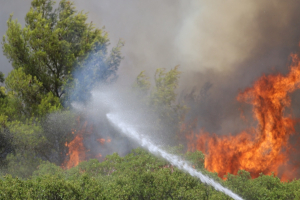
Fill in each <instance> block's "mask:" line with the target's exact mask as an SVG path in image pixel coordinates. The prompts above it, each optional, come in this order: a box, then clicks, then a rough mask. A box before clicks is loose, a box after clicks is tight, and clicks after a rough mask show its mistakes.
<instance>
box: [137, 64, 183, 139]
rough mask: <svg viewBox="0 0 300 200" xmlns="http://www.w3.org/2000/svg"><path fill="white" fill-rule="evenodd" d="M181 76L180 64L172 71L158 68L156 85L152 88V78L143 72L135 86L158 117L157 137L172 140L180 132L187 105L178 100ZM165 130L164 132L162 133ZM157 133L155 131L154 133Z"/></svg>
mask: <svg viewBox="0 0 300 200" xmlns="http://www.w3.org/2000/svg"><path fill="white" fill-rule="evenodd" d="M179 78H180V72H179V71H178V66H176V67H174V68H173V69H171V70H170V71H166V70H165V69H161V68H159V69H157V70H156V72H155V75H154V81H155V86H154V87H153V88H151V84H150V79H149V77H148V76H146V75H145V73H144V71H143V72H141V73H140V74H139V75H138V76H137V78H136V82H135V83H134V85H133V87H134V88H135V89H136V90H137V91H138V94H139V96H142V97H143V98H144V99H145V101H146V103H147V105H148V106H149V108H150V109H151V110H152V111H154V112H155V113H156V114H157V115H158V117H157V121H156V122H155V125H154V127H157V131H154V132H157V133H158V134H157V135H156V136H157V137H165V138H167V139H168V140H164V141H170V139H173V141H175V139H176V136H177V135H176V133H178V132H179V126H180V123H181V122H182V121H183V119H184V116H185V113H186V111H187V107H186V106H185V105H183V104H181V103H179V102H177V94H176V89H177V87H178V82H179ZM161 132H163V134H160V133H161ZM154 134H155V133H154Z"/></svg>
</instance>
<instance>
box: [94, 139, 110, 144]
mask: <svg viewBox="0 0 300 200" xmlns="http://www.w3.org/2000/svg"><path fill="white" fill-rule="evenodd" d="M97 141H98V142H99V143H100V144H105V142H106V143H110V142H111V139H110V138H107V139H104V138H99V139H97Z"/></svg>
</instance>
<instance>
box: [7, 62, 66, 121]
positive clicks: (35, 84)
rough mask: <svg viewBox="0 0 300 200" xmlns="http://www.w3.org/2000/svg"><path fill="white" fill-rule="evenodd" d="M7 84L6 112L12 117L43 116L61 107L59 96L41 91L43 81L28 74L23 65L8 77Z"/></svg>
mask: <svg viewBox="0 0 300 200" xmlns="http://www.w3.org/2000/svg"><path fill="white" fill-rule="evenodd" d="M5 84H6V88H7V89H8V91H9V92H8V96H9V102H8V106H7V112H6V113H7V115H8V116H9V117H10V119H24V118H30V117H33V116H35V117H42V116H44V115H45V114H47V113H49V112H53V111H55V110H58V109H60V102H59V99H58V97H55V96H54V95H53V93H52V92H49V93H46V94H44V93H43V92H41V90H42V87H43V83H41V82H39V81H38V80H37V78H36V77H32V75H30V74H28V75H26V74H25V72H24V70H23V68H22V67H20V68H18V69H15V70H13V71H12V72H11V73H10V74H9V75H8V77H7V78H6V81H5Z"/></svg>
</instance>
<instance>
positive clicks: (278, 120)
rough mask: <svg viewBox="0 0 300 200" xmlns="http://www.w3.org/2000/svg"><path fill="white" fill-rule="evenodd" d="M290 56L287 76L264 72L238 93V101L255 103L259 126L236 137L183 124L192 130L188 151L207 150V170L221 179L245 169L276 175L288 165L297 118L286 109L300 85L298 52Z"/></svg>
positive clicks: (287, 176) (285, 177)
mask: <svg viewBox="0 0 300 200" xmlns="http://www.w3.org/2000/svg"><path fill="white" fill-rule="evenodd" d="M291 57H292V59H293V64H292V66H291V67H290V72H289V73H288V74H287V75H286V76H283V75H281V74H278V75H268V76H266V75H263V76H262V77H261V78H259V79H258V80H257V81H256V82H255V83H254V85H253V87H251V88H247V89H246V90H245V91H244V92H242V93H240V94H239V95H238V96H237V100H238V101H241V102H246V103H249V104H251V105H252V106H253V109H252V111H253V117H254V119H255V120H257V122H258V125H257V127H255V128H252V129H251V130H250V131H243V132H242V133H240V134H238V135H236V136H217V135H215V134H214V135H210V134H209V133H205V132H204V131H203V130H201V131H200V133H198V134H195V133H194V131H188V130H187V128H186V127H184V126H183V131H188V132H189V133H188V134H187V135H186V138H187V141H188V150H189V151H194V150H196V149H197V150H200V151H202V152H204V153H206V158H205V167H206V169H208V170H209V171H214V172H217V173H218V175H219V176H220V177H221V178H224V175H225V174H227V173H232V174H237V171H238V170H239V169H244V170H247V171H249V172H250V174H251V176H252V178H255V177H257V176H259V174H260V173H264V174H271V173H272V172H274V173H275V175H277V174H278V172H279V167H280V166H282V165H285V166H288V164H287V162H288V161H289V150H290V149H291V146H290V145H289V143H288V139H289V137H290V135H292V134H293V133H294V132H295V129H294V125H295V123H296V120H294V119H292V118H291V116H290V115H285V110H286V108H289V107H290V104H291V100H290V97H289V94H290V93H292V92H293V91H295V90H296V89H298V88H300V62H299V60H298V57H297V56H296V55H292V56H291ZM290 178H292V173H284V174H283V175H282V181H284V180H287V179H290Z"/></svg>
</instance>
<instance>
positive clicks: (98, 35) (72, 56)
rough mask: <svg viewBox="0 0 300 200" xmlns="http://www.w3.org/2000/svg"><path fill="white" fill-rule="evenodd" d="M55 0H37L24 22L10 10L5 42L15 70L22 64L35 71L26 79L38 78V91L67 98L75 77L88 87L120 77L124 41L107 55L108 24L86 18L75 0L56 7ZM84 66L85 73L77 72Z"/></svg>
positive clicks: (26, 69) (23, 68)
mask: <svg viewBox="0 0 300 200" xmlns="http://www.w3.org/2000/svg"><path fill="white" fill-rule="evenodd" d="M54 4H55V2H54V1H53V0H33V1H32V2H31V8H30V11H29V12H28V13H27V14H26V17H25V27H24V28H22V27H21V25H20V24H19V23H18V21H17V20H13V19H12V15H11V16H10V18H9V20H8V21H7V26H8V29H7V31H6V35H5V36H3V41H2V45H3V46H2V47H3V52H4V55H5V56H6V57H7V58H8V59H9V61H10V62H11V63H12V66H13V68H14V69H15V70H19V69H20V68H22V71H23V72H24V73H25V74H26V75H31V77H28V84H31V83H32V82H33V81H35V82H36V83H37V82H39V83H40V87H39V88H38V90H39V92H40V93H42V94H43V95H48V96H49V94H48V93H52V94H51V95H53V96H54V97H57V98H60V99H63V100H64V101H66V100H68V98H69V96H68V94H67V93H68V92H69V90H70V89H71V88H72V87H74V84H75V82H80V85H82V87H83V88H84V89H83V90H84V91H86V89H90V88H91V84H92V83H95V82H107V81H111V80H112V79H113V78H115V77H116V71H117V69H118V67H119V64H120V60H121V55H120V47H121V46H122V42H120V43H119V44H118V45H117V47H115V48H113V49H112V51H111V53H110V54H109V55H108V52H107V51H108V50H107V49H108V45H109V39H108V34H107V33H106V32H105V31H104V30H102V29H98V28H95V27H94V25H93V23H92V22H91V23H87V14H85V13H83V12H82V11H81V12H78V11H76V8H75V6H74V4H73V3H72V2H70V1H66V0H62V1H60V2H59V5H58V7H57V8H55V9H54V8H53V6H54ZM87 65H88V66H87ZM83 68H85V73H84V74H81V77H78V76H76V74H75V73H76V71H80V69H83ZM1 80H2V79H1ZM10 89H12V90H13V88H10ZM82 95H83V94H82V93H81V96H82ZM74 98H78V96H75V97H74Z"/></svg>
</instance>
